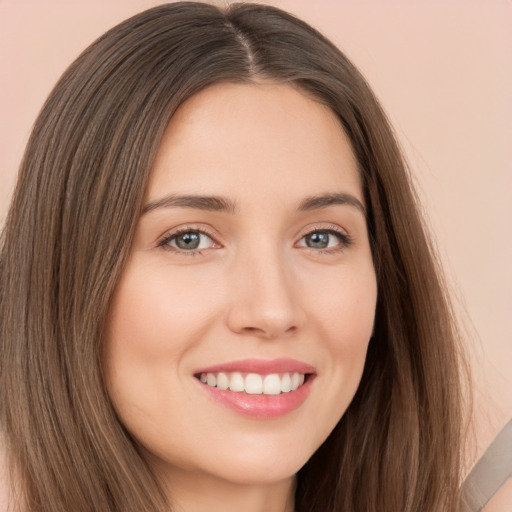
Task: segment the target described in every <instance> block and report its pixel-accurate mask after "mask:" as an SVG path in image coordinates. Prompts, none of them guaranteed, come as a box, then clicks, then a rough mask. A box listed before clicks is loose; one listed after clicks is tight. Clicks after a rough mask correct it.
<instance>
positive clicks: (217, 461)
mask: <svg viewBox="0 0 512 512" xmlns="http://www.w3.org/2000/svg"><path fill="white" fill-rule="evenodd" d="M376 290H377V287H376V280H375V272H374V268H373V264H372V257H371V252H370V246H369V242H368V233H367V229H366V222H365V215H364V200H363V193H362V188H361V182H360V178H359V174H358V170H357V164H356V160H355V157H354V154H353V152H352V149H351V147H350V144H349V142H348V140H347V137H346V136H345V134H344V132H343V130H342V128H341V126H340V123H339V122H338V120H337V118H336V117H335V115H334V114H333V113H332V112H331V111H330V110H329V109H328V108H327V107H325V106H322V105H320V104H319V103H317V102H315V101H313V100H312V99H310V98H308V97H307V96H306V95H305V94H303V93H301V92H300V91H298V90H297V89H294V88H292V87H291V86H288V85H272V84H259V85H235V84H220V85H215V86H212V87H209V88H208V89H206V90H203V91H202V92H200V93H198V94H197V95H195V96H194V97H192V98H191V99H190V100H188V101H187V102H186V103H185V104H184V105H182V106H181V107H180V109H179V110H178V112H177V113H176V114H175V115H174V117H173V118H172V121H171V122H170V124H169V126H168V128H167V131H166V133H165V136H164V138H163V141H162V143H161V146H160V149H159V153H158V157H157V160H156V163H155V166H154V169H153V172H152V175H151V179H150V183H149V188H148V190H147V197H146V208H145V210H144V213H143V214H142V216H141V218H140V222H139V225H138V228H137V231H136V235H135V240H134V243H133V247H132V249H131V255H130V258H129V260H128V262H127V265H126V267H125V269H124V271H123V274H122V276H121V280H120V282H119V284H118V287H117V289H116V292H115V295H114V299H113V302H112V305H111V308H110V311H109V322H108V329H107V339H106V361H105V368H106V376H107V382H108V387H109V393H110V396H111V398H112V402H113V404H114V406H115V408H116V411H117V413H118V415H119V417H120V419H121V421H122V423H123V424H124V425H125V427H126V428H127V429H128V431H129V432H130V433H131V434H132V436H133V437H134V438H135V439H136V441H137V442H138V443H139V444H140V446H141V448H142V450H143V453H144V454H145V456H146V457H147V458H148V460H149V461H150V463H151V464H152V465H153V466H154V467H155V468H156V469H158V471H161V472H163V473H165V474H169V475H172V476H173V478H179V477H180V475H181V476H183V475H185V474H194V475H200V474H201V475H206V476H209V477H213V478H219V479H223V480H224V481H230V482H235V483H268V482H276V481H280V480H283V479H286V478H290V477H291V475H293V474H294V473H295V472H297V471H298V470H299V468H300V467H301V466H302V465H303V464H304V463H305V462H306V461H307V460H308V458H309V457H310V456H311V455H312V454H313V452H314V451H315V450H316V449H317V448H318V447H319V446H320V444H321V443H322V442H323V441H324V440H325V439H326V437H327V436H328V435H329V433H330V432H331V430H332V429H333V428H334V426H335V425H336V423H337V422H338V421H339V419H340V418H341V416H342V415H343V413H344V412H345V410H346V409H347V406H348V405H349V403H350V401H351V400H352V397H353V396H354V393H355V392H356V389H357V387H358V384H359V381H360V378H361V373H362V370H363V365H364V361H365V356H366V350H367V346H368V341H369V338H370V336H371V333H372V328H373V321H374V311H375V304H376V296H377V291H376ZM204 381H206V382H204ZM297 386H298V387H297ZM231 388H232V389H231ZM295 388H297V389H295Z"/></svg>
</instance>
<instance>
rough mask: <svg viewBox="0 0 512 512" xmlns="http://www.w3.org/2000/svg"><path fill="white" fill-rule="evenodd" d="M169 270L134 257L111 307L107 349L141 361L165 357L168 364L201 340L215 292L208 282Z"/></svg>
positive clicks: (212, 308) (209, 315) (213, 302)
mask: <svg viewBox="0 0 512 512" xmlns="http://www.w3.org/2000/svg"><path fill="white" fill-rule="evenodd" d="M141 267H142V268H143V270H141ZM169 274H170V273H169V272H168V273H167V274H166V273H165V272H162V271H161V270H158V271H157V270H154V271H152V269H151V268H149V269H147V268H144V267H143V266H141V265H137V262H136V261H135V262H134V263H133V264H132V265H129V266H128V267H127V268H126V269H125V273H124V275H123V277H122V279H121V281H120V283H119V284H118V287H117V289H116V293H115V295H114V298H113V301H112V305H111V308H110V311H109V318H108V331H107V339H108V343H107V349H108V348H109V347H110V351H111V352H114V351H115V352H119V351H120V350H121V349H122V351H123V352H124V353H125V354H129V353H133V356H134V357H136V359H137V361H139V363H140V362H143V361H147V360H153V359H157V360H159V361H161V362H163V361H162V357H164V358H165V360H166V362H167V364H169V362H170V361H172V360H176V359H179V358H180V355H181V353H182V351H183V350H184V349H187V348H189V347H190V345H193V344H194V343H196V342H197V341H198V340H199V339H200V337H201V333H202V331H203V329H205V328H206V326H207V325H208V322H209V318H210V317H213V314H214V310H215V304H216V300H215V299H216V297H215V294H214V293H211V290H210V293H206V291H207V290H208V289H209V288H210V287H209V283H208V282H205V280H204V279H201V278H199V277H198V276H195V277H196V278H195V279H191V278H192V277H194V276H192V275H190V273H187V272H174V273H172V275H169Z"/></svg>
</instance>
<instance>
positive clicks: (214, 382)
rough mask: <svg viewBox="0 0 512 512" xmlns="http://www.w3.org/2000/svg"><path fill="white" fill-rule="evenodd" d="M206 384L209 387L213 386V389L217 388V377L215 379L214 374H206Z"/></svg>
mask: <svg viewBox="0 0 512 512" xmlns="http://www.w3.org/2000/svg"><path fill="white" fill-rule="evenodd" d="M206 384H208V386H212V387H215V386H216V385H217V377H215V374H214V373H207V374H206Z"/></svg>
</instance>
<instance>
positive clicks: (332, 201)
mask: <svg viewBox="0 0 512 512" xmlns="http://www.w3.org/2000/svg"><path fill="white" fill-rule="evenodd" d="M334 205H348V206H353V207H355V208H357V209H358V210H359V211H360V212H361V213H362V214H363V215H364V216H366V209H365V207H364V206H363V204H362V203H361V201H359V199H357V198H356V197H354V196H353V195H351V194H346V193H333V194H321V195H317V196H311V197H306V198H305V199H303V200H302V201H301V202H300V204H299V208H298V210H299V211H303V212H305V211H311V210H320V209H322V208H328V207H329V206H334ZM159 208H193V209H196V210H206V211H214V212H227V213H232V214H233V213H236V211H237V206H236V203H235V202H234V201H231V200H230V199H227V198H225V197H220V196H202V195H196V194H187V195H176V194H170V195H168V196H165V197H162V198H160V199H156V200H155V201H151V202H150V203H148V204H146V205H145V206H144V208H143V210H142V214H143V215H144V214H145V213H148V212H150V211H153V210H156V209H159Z"/></svg>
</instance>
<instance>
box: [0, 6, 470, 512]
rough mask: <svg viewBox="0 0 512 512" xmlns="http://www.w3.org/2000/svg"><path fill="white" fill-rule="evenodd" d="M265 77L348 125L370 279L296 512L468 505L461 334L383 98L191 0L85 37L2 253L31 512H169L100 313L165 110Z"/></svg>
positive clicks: (324, 50)
mask: <svg viewBox="0 0 512 512" xmlns="http://www.w3.org/2000/svg"><path fill="white" fill-rule="evenodd" d="M262 78H263V79H270V80H273V81H275V82H279V83H290V84H293V85H294V86H296V87H298V88H299V89H301V90H302V91H304V92H306V93H307V94H309V95H311V96H312V97H314V98H315V99H316V100H317V101H320V102H322V103H324V104H326V105H328V106H329V107H330V108H331V109H332V110H333V111H334V112H335V113H336V114H337V115H338V116H339V119H340V120H341V122H342V124H343V126H344V129H345V131H346V133H347V134H348V136H349V137H350V140H351V143H352V146H353V149H354V152H355V154H356V156H357V159H358V162H359V168H360V172H361V178H362V182H363V187H364V193H365V199H366V203H367V205H368V220H367V222H368V230H369V233H370V239H371V246H372V252H373V258H374V264H375V268H376V272H377V278H378V304H377V311H376V319H375V331H374V336H373V338H372V340H371V342H370V346H369V351H368V356H367V361H366V366H365V370H364V374H363V377H362V381H361V384H360V386H359V389H358V391H357V394H356V396H355V398H354V400H353V401H352V403H351V405H350V406H349V408H348V410H347V411H346V413H345V415H344V416H343V417H342V419H341V420H340V422H339V423H338V425H337V426H336V428H335V429H334V431H333V432H332V433H331V435H330V436H329V437H328V439H327V440H326V441H325V443H324V444H323V445H322V446H321V447H320V449H319V450H318V451H317V452H316V453H315V454H314V455H313V456H312V457H311V459H310V460H309V461H308V463H307V464H306V465H305V466H304V467H303V468H302V469H301V470H300V471H299V473H298V475H297V489H296V509H297V510H298V511H300V512H313V511H315V512H335V511H341V510H343V511H344V512H377V511H378V512H397V511H400V512H419V511H421V512H439V511H446V512H447V511H450V512H452V511H455V510H458V507H459V504H458V503H459V497H458V496H459V490H458V489H459V484H460V463H461V449H460V447H461V418H462V415H461V380H460V371H459V368H460V360H459V355H460V354H459V343H458V338H457V332H456V330H455V327H454V322H453V320H452V315H451V312H450V308H449V303H448V301H447V298H446V294H445V288H444V286H443V284H442V280H441V278H440V273H439V270H438V268H437V264H436V260H435V257H434V254H433V251H432V248H431V243H430V242H429V240H428V237H427V236H426V234H425V230H424V226H423V222H422V220H421V216H420V213H419V208H418V205H417V201H416V199H415V196H414V193H413V190H412V187H411V183H410V181H411V180H410V177H409V174H408V171H407V169H406V167H405V165H404V162H403V158H402V156H401V154H400V150H399V148H398V146H397V143H396V141H395V139H394V136H393V132H392V129H391V128H390V126H389V124H388V122H387V120H386V117H385V115H384V113H383V111H382V109H381V107H380V106H379V104H378V102H377V100H376V99H375V97H374V95H373V94H372V92H371V91H370V89H369V87H368V85H367V84H366V82H365V80H364V79H363V77H362V76H361V75H360V73H359V72H358V71H357V70H356V69H355V67H354V66H353V65H352V64H351V63H350V62H349V61H348V59H347V58H346V57H345V56H344V55H343V54H342V53H341V52H340V51H339V50H338V49H337V48H336V47H335V46H334V45H333V44H332V43H330V42H329V41H328V40H326V39H325V38H324V37H323V36H322V35H321V34H319V33H318V32H317V31H315V30H314V29H312V28H311V27H309V26H308V25H307V24H305V23H304V22H302V21H300V20H298V19H296V18H295V17H293V16H291V15H290V14H287V13H285V12H283V11H280V10H278V9H276V8H273V7H269V6H262V5H253V4H235V5H231V6H229V7H227V8H225V9H220V8H218V7H214V6H211V5H207V4H201V3H193V2H180V3H174V4H168V5H163V6H160V7H156V8H153V9H150V10H148V11H145V12H143V13H141V14H139V15H137V16H134V17H133V18H131V19H129V20H127V21H125V22H123V23H121V24H120V25H118V26H117V27H115V28H113V29H112V30H110V31H109V32H107V33H106V34H105V35H104V36H102V37H101V38H99V39H98V40H97V41H96V42H95V43H93V44H92V45H91V46H90V47H89V48H88V49H87V50H85V51H84V52H83V53H82V55H80V57H78V59H77V60H76V61H75V62H74V63H73V64H72V65H71V66H70V67H69V69H68V70H67V71H66V72H65V73H64V75H63V76H62V78H61V79H60V81H59V82H58V83H57V85H56V86H55V88H54V90H53V92H52V93H51V94H50V96H49V98H48V100H47V102H46V104H45V105H44V107H43V109H42V111H41V113H40V115H39V117H38V119H37V121H36V123H35V126H34V129H33V132H32V135H31V138H30V140H29V143H28V146H27V149H26V153H25V156H24V159H23V162H22V165H21V170H20V174H19V179H18V184H17V187H16V190H15V194H14V198H13V201H12V205H11V208H10V211H9V214H8V218H7V222H6V226H5V230H4V233H3V239H2V247H1V253H0V265H1V267H0V308H1V309H0V312H1V319H0V322H1V324H0V336H1V353H2V357H1V368H0V370H1V374H0V378H1V390H0V392H1V400H0V411H1V413H0V414H1V415H0V421H1V428H2V430H3V432H4V435H5V438H6V443H7V451H8V456H9V461H10V464H11V468H12V470H13V472H15V474H16V475H17V482H18V488H19V492H20V500H19V502H20V504H21V505H22V506H21V507H20V508H21V509H27V510H30V511H31V512H43V511H45V512H49V511H51V512H69V511H71V510H73V512H86V511H100V510H101V511H102V512H107V511H111V512H114V511H118V512H121V511H122V512H126V511H137V512H141V511H148V512H149V511H153V512H157V511H158V512H162V511H163V510H168V509H170V507H169V503H168V500H167V498H166V497H165V495H164V493H163V491H162V489H161V487H160V486H159V484H158V482H157V481H156V479H155V477H154V475H153V474H152V473H151V471H150V470H149V468H148V466H147V465H146V464H145V462H144V459H143V458H142V456H141V455H140V453H139V451H138V449H137V444H136V443H135V442H134V440H133V439H132V438H131V436H130V434H129V433H128V432H127V431H126V430H125V429H124V428H123V426H122V425H121V424H120V422H119V421H118V419H117V418H116V415H115V413H114V411H113V408H112V405H111V403H110V401H109V397H108V395H107V393H106V391H105V386H104V382H103V376H102V368H101V361H102V333H103V330H104V324H105V319H106V314H107V310H108V307H109V302H110V299H111V297H112V294H113V291H114V288H115V286H116V283H117V280H118V277H119V275H120V272H121V270H122V268H123V265H124V262H125V260H126V257H127V254H128V252H129V249H130V245H131V241H132V238H133V233H134V229H135V226H136V224H137V222H138V217H139V214H140V211H141V206H142V200H143V195H144V192H145V187H146V183H147V180H148V176H149V173H150V170H151V168H152V163H153V160H154V157H155V152H156V150H157V148H158V145H159V141H160V139H161V136H162V134H163V131H164V129H165V127H166V125H167V123H168V122H169V119H170V118H171V116H172V115H173V113H174V112H175V110H176V109H177V108H178V106H179V105H180V104H182V103H183V102H184V101H185V100H186V99H187V98H189V97H190V96H192V95H193V94H194V93H196V92H198V91H199V90H201V89H203V88H205V87H207V86H208V85H210V84H213V83H216V82H220V81H231V82H233V81H235V82H242V83H243V82H251V81H253V80H259V79H262Z"/></svg>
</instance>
